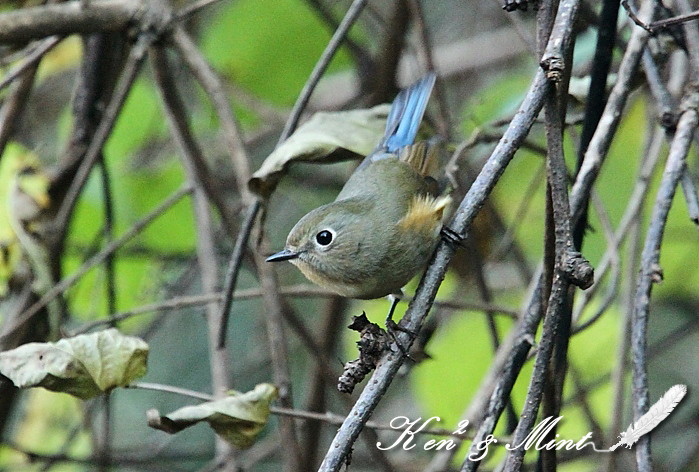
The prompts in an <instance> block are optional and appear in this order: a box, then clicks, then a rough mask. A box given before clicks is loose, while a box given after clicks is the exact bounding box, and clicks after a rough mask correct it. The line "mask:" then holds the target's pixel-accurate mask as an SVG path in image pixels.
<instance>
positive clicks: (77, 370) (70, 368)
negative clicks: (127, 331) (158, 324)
mask: <svg viewBox="0 0 699 472" xmlns="http://www.w3.org/2000/svg"><path fill="white" fill-rule="evenodd" d="M147 359H148V344H146V342H145V341H143V340H142V339H140V338H136V337H133V336H125V335H123V334H121V333H120V332H119V331H118V330H116V329H114V328H112V329H108V330H105V331H99V332H97V333H91V334H83V335H79V336H75V337H73V338H67V339H61V340H60V341H58V342H55V343H29V344H24V345H22V346H20V347H18V348H16V349H12V350H11V351H5V352H2V353H0V373H2V374H3V375H4V376H6V377H8V378H9V379H10V380H12V382H13V383H14V384H15V386H17V387H19V388H32V387H44V388H45V389H47V390H52V391H54V392H65V393H69V394H71V395H74V396H76V397H78V398H82V399H87V398H91V397H94V396H97V395H100V394H102V393H105V392H108V391H110V390H112V389H113V388H115V387H123V386H125V385H127V384H129V383H130V382H132V381H133V380H134V379H137V378H139V377H142V376H143V375H144V374H145V373H146V369H147V366H146V363H147Z"/></svg>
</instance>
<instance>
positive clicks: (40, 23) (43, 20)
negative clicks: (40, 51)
mask: <svg viewBox="0 0 699 472" xmlns="http://www.w3.org/2000/svg"><path fill="white" fill-rule="evenodd" d="M144 11H145V7H144V4H143V3H142V2H140V1H138V0H96V1H94V2H92V3H91V4H90V7H89V8H83V5H81V4H80V2H65V3H59V4H49V5H42V6H37V7H31V8H22V9H20V10H16V11H11V12H7V13H3V14H1V15H0V43H23V42H27V41H31V40H34V39H41V38H45V37H47V36H54V35H59V36H67V35H70V34H75V33H79V34H89V33H104V32H107V31H122V30H124V29H126V28H127V27H128V26H129V25H130V24H132V23H133V22H135V21H136V20H137V18H138V17H139V15H141V14H143V12H144Z"/></svg>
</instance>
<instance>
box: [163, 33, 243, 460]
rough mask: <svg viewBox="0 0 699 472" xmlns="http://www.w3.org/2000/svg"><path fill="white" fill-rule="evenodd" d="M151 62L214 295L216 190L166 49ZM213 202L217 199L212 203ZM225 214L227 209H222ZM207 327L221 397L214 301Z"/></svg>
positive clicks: (225, 374)
mask: <svg viewBox="0 0 699 472" xmlns="http://www.w3.org/2000/svg"><path fill="white" fill-rule="evenodd" d="M150 59H151V64H152V67H153V72H154V76H155V79H156V83H157V84H158V89H159V91H160V95H161V97H162V100H163V105H164V109H165V115H166V116H167V119H168V122H169V124H170V128H171V131H172V135H173V137H174V139H175V141H176V143H177V145H178V147H179V148H180V154H181V156H182V160H183V165H184V168H185V170H186V172H187V179H188V181H189V183H190V185H191V186H192V188H193V193H192V201H193V207H194V208H193V212H194V221H195V227H196V234H197V238H196V248H197V262H198V265H199V270H200V273H201V284H202V292H203V294H204V295H210V294H212V293H214V292H215V290H216V283H217V281H218V263H217V260H216V251H215V249H214V247H215V243H214V236H213V228H212V220H211V214H210V212H209V200H208V198H207V197H210V196H211V192H212V189H211V188H208V189H207V188H206V183H205V182H206V179H207V177H206V176H207V175H208V173H207V171H206V168H205V164H204V162H203V157H202V155H201V150H200V148H199V146H198V144H197V142H196V140H195V139H194V136H193V134H192V132H191V131H190V129H189V124H188V122H187V114H186V110H185V107H184V104H183V103H182V99H181V97H180V96H179V94H178V93H177V88H176V86H175V79H174V75H173V73H172V70H171V68H170V66H169V64H168V61H167V56H166V53H165V50H164V48H163V47H162V46H154V47H152V48H151V49H150ZM212 202H213V200H212ZM219 211H221V212H223V211H224V209H223V208H219ZM206 324H207V328H208V335H209V336H208V337H209V357H210V361H209V365H210V369H211V387H212V390H213V392H214V396H216V397H217V398H221V397H223V396H225V395H226V391H227V390H228V389H229V388H230V387H229V385H230V384H229V382H230V380H229V379H230V372H229V369H228V351H227V350H226V349H225V348H223V349H221V348H219V346H218V343H217V340H218V338H219V332H218V330H219V329H220V327H221V322H220V320H219V319H218V304H217V303H216V302H211V303H208V304H207V305H206ZM230 451H231V446H230V445H229V444H228V443H227V442H225V441H224V440H223V439H220V438H218V439H217V441H216V460H219V461H225V460H226V459H227V457H228V456H229V453H230Z"/></svg>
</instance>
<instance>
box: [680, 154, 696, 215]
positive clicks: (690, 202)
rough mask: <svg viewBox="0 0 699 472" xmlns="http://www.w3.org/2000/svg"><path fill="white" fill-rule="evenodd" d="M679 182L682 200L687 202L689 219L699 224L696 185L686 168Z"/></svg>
mask: <svg viewBox="0 0 699 472" xmlns="http://www.w3.org/2000/svg"><path fill="white" fill-rule="evenodd" d="M681 183H682V190H683V193H684V200H685V202H686V203H687V213H689V219H690V220H692V221H693V222H694V224H695V225H697V226H699V195H697V187H696V185H695V184H694V180H693V179H692V175H691V174H690V172H689V170H688V168H687V169H685V170H684V174H682V181H681Z"/></svg>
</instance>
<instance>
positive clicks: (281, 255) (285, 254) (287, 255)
mask: <svg viewBox="0 0 699 472" xmlns="http://www.w3.org/2000/svg"><path fill="white" fill-rule="evenodd" d="M297 257H299V253H298V252H294V251H290V250H288V249H284V250H282V251H279V252H278V253H276V254H272V255H271V256H269V257H268V258H267V259H265V261H267V262H279V261H288V260H291V259H296V258H297Z"/></svg>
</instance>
